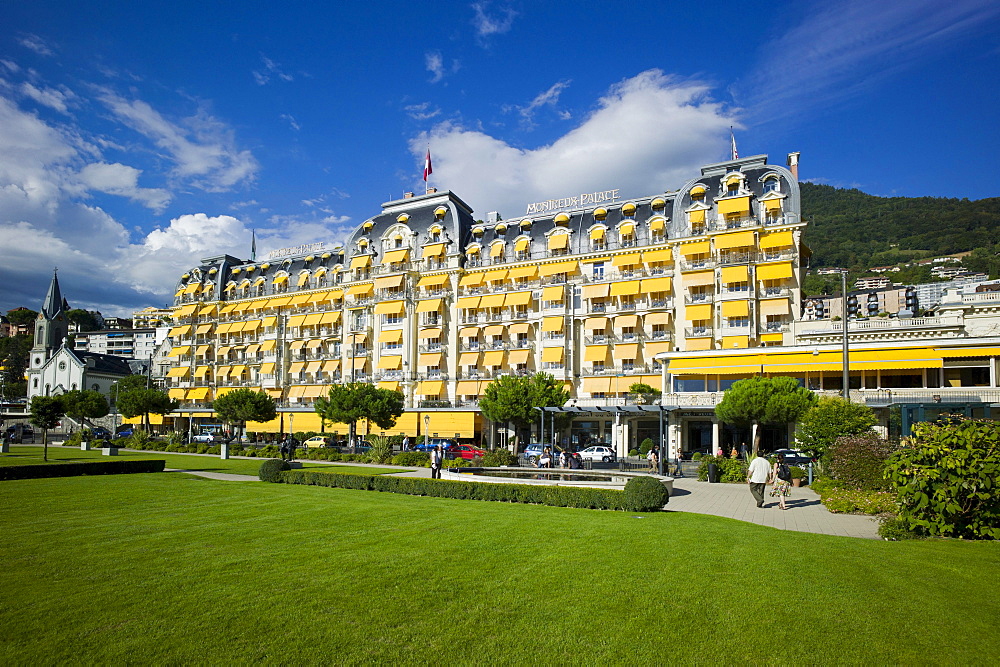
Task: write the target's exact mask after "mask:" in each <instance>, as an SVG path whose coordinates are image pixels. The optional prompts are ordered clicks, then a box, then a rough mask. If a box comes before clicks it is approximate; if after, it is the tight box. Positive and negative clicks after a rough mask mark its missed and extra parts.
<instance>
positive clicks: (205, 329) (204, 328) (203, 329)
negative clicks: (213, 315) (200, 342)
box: [194, 322, 215, 336]
mask: <svg viewBox="0 0 1000 667" xmlns="http://www.w3.org/2000/svg"><path fill="white" fill-rule="evenodd" d="M213 326H215V325H214V324H213V323H212V322H209V323H208V324H199V325H198V328H197V329H195V330H194V332H195V334H196V335H198V336H204V335H205V334H207V333H211V331H212V327H213Z"/></svg>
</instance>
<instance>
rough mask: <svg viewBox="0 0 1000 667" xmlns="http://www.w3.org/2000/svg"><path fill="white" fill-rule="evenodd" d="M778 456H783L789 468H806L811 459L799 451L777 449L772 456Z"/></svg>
mask: <svg viewBox="0 0 1000 667" xmlns="http://www.w3.org/2000/svg"><path fill="white" fill-rule="evenodd" d="M778 454H783V455H784V457H785V463H787V464H788V465H790V466H806V465H809V462H810V461H812V457H811V456H809V454H808V453H807V452H804V451H802V450H801V449H777V450H775V451H774V456H777V455H778Z"/></svg>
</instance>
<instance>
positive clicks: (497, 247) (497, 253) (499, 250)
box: [490, 241, 503, 259]
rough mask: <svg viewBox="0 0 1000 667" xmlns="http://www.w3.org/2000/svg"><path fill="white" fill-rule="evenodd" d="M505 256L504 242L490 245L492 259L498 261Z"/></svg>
mask: <svg viewBox="0 0 1000 667" xmlns="http://www.w3.org/2000/svg"><path fill="white" fill-rule="evenodd" d="M502 256H503V241H500V242H498V243H494V244H492V245H490V257H492V258H494V259H496V258H497V257H502Z"/></svg>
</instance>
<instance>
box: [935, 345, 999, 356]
mask: <svg viewBox="0 0 1000 667" xmlns="http://www.w3.org/2000/svg"><path fill="white" fill-rule="evenodd" d="M936 352H937V354H939V355H941V358H942V359H956V358H961V357H995V356H998V355H1000V347H942V348H938V349H937V350H936Z"/></svg>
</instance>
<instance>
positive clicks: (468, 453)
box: [448, 445, 486, 459]
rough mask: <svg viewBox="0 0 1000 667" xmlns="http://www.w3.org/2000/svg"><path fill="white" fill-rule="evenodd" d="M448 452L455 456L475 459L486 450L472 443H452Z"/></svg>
mask: <svg viewBox="0 0 1000 667" xmlns="http://www.w3.org/2000/svg"><path fill="white" fill-rule="evenodd" d="M448 452H449V453H451V454H454V455H455V458H463V459H474V458H477V457H480V456H482V455H483V454H485V453H486V452H485V451H484V450H482V449H479V448H477V447H473V446H472V445H452V446H451V447H449V448H448Z"/></svg>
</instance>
